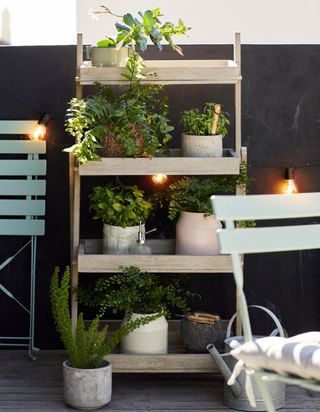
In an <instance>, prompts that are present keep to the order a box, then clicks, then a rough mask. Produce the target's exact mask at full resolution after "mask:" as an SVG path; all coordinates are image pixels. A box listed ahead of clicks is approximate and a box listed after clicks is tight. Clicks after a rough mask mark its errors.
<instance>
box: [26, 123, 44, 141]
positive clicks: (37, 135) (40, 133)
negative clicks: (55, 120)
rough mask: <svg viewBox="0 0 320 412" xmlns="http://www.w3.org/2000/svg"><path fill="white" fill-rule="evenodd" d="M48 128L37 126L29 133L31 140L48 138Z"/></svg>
mask: <svg viewBox="0 0 320 412" xmlns="http://www.w3.org/2000/svg"><path fill="white" fill-rule="evenodd" d="M46 131H47V128H46V126H45V125H44V124H37V125H36V126H35V127H33V128H32V130H31V132H30V133H29V138H30V139H31V140H44V139H45V137H46Z"/></svg>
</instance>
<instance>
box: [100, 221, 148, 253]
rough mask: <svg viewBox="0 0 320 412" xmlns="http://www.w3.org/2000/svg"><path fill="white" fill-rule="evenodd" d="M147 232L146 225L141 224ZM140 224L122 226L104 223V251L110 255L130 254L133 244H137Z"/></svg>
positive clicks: (142, 228) (143, 230) (143, 231)
mask: <svg viewBox="0 0 320 412" xmlns="http://www.w3.org/2000/svg"><path fill="white" fill-rule="evenodd" d="M141 230H142V233H143V234H144V233H145V225H144V224H143V225H142V226H141ZM138 232H139V225H138V226H131V227H120V226H112V225H106V224H104V225H103V253H105V254H110V255H124V254H129V249H130V247H131V246H133V245H136V243H137V239H138Z"/></svg>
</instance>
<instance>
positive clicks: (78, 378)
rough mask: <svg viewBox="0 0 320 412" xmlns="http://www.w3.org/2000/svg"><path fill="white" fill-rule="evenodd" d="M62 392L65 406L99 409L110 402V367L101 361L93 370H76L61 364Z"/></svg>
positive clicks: (107, 363) (66, 363)
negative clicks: (99, 365)
mask: <svg viewBox="0 0 320 412" xmlns="http://www.w3.org/2000/svg"><path fill="white" fill-rule="evenodd" d="M63 391H64V400H65V402H66V404H67V405H69V406H72V408H75V409H80V410H94V409H98V408H101V407H102V406H103V405H106V404H107V403H109V402H110V400H111V393H112V367H111V364H110V363H109V362H107V361H103V363H102V365H101V367H99V368H95V369H78V368H73V367H71V366H70V363H69V361H65V362H64V363H63Z"/></svg>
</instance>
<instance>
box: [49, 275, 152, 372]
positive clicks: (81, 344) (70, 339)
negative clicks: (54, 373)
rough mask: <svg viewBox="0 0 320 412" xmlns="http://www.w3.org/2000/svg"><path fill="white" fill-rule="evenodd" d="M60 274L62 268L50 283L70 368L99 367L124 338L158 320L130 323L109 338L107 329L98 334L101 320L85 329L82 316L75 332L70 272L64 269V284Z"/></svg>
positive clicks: (143, 319) (52, 300) (140, 320)
mask: <svg viewBox="0 0 320 412" xmlns="http://www.w3.org/2000/svg"><path fill="white" fill-rule="evenodd" d="M59 273H60V270H59V268H58V267H57V268H55V271H54V274H53V276H52V279H51V306H52V314H53V318H54V321H55V325H56V328H57V331H58V332H59V334H60V338H61V341H62V343H63V345H64V347H65V349H66V351H67V353H68V357H69V360H70V363H71V366H72V367H74V368H81V369H91V368H96V367H98V366H99V364H101V362H102V360H103V358H104V357H105V356H106V355H108V354H109V353H110V352H111V351H112V349H113V348H114V347H115V346H116V345H117V344H118V343H119V342H120V340H121V339H122V338H123V337H124V336H126V335H127V334H128V333H130V332H132V331H134V330H135V329H136V328H139V327H140V326H143V325H145V324H147V323H149V322H151V321H153V320H154V319H156V318H157V316H155V315H153V316H152V315H150V316H147V317H145V318H142V319H137V320H134V321H129V322H127V323H126V324H123V325H121V327H120V328H119V329H117V330H116V331H114V332H113V333H112V334H110V336H108V337H107V329H108V327H107V326H105V327H104V328H103V329H102V330H99V323H100V318H99V317H98V316H97V317H96V318H95V319H94V320H93V321H92V322H91V324H90V326H89V327H88V328H87V329H86V328H85V324H84V320H83V314H82V313H80V314H79V316H78V320H77V325H76V329H75V331H73V329H72V322H71V316H70V308H69V295H70V268H69V267H67V268H66V269H65V271H64V274H63V276H62V279H61V281H60V280H59Z"/></svg>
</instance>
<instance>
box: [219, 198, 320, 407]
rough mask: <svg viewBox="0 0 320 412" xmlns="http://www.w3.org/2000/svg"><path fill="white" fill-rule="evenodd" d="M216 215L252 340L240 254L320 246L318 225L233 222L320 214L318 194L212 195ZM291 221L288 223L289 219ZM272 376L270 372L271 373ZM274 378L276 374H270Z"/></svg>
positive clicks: (247, 336)
mask: <svg viewBox="0 0 320 412" xmlns="http://www.w3.org/2000/svg"><path fill="white" fill-rule="evenodd" d="M211 202H212V207H213V211H214V214H215V217H216V218H217V219H219V220H222V221H224V222H225V228H223V229H219V230H218V238H219V243H220V253H222V254H230V255H231V258H232V264H233V273H234V279H235V282H236V287H237V293H238V296H239V309H240V314H241V320H242V326H243V332H244V337H245V340H246V341H247V342H248V341H251V340H252V332H251V326H250V319H249V315H248V307H247V302H246V297H245V295H244V292H243V282H244V281H243V268H242V259H241V255H242V254H247V253H266V252H280V251H294V250H306V249H319V248H320V224H317V223H310V224H297V225H286V224H283V223H284V222H283V221H281V225H278V226H272V227H260V225H261V223H259V227H253V228H237V227H236V222H238V221H245V220H255V221H265V220H276V219H281V220H282V219H297V218H315V217H319V216H320V193H301V194H294V195H249V196H212V197H211ZM289 223H290V222H289ZM291 223H292V222H291ZM256 375H257V377H256V379H257V383H258V385H259V387H260V390H261V393H262V395H263V396H264V400H265V403H266V406H267V409H268V411H274V407H273V404H272V401H271V398H270V396H269V394H268V393H267V389H266V388H267V387H266V386H265V383H264V378H263V376H262V375H259V374H256ZM270 376H271V375H270ZM272 376H273V378H275V374H273V375H272ZM277 379H279V380H283V381H284V382H289V383H290V382H291V383H293V384H297V382H300V383H299V384H301V386H304V387H308V388H312V389H316V390H319V385H315V386H314V385H313V383H310V382H309V383H302V381H303V379H297V378H294V379H293V380H292V381H290V379H288V378H286V377H277Z"/></svg>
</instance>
